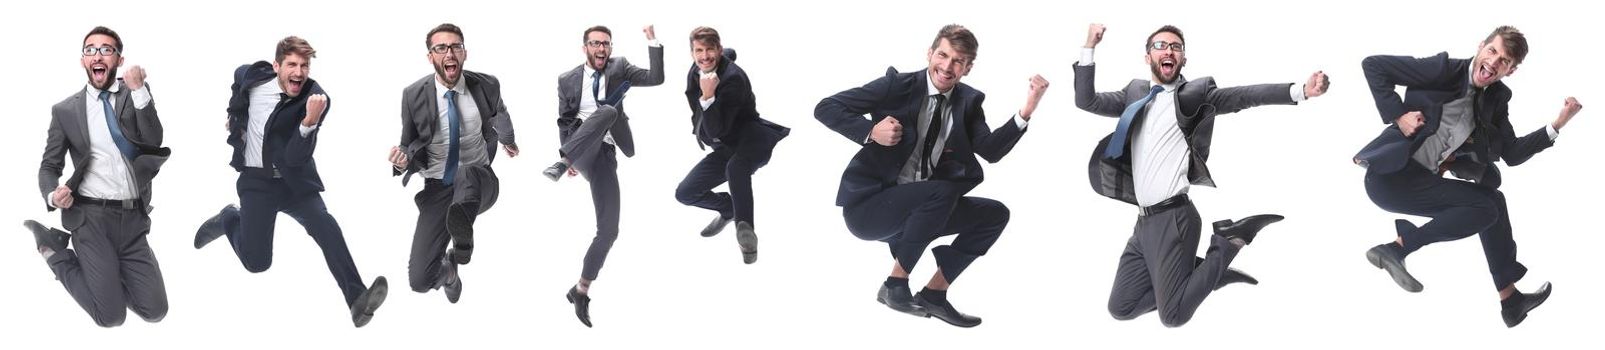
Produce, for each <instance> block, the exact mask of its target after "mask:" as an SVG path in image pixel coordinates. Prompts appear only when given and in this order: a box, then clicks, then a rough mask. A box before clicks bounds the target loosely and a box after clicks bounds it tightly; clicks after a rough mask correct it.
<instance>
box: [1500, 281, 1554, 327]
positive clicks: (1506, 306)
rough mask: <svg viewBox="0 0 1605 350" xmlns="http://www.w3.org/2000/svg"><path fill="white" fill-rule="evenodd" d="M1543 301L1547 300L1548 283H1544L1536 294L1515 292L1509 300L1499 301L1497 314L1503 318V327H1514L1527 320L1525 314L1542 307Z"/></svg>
mask: <svg viewBox="0 0 1605 350" xmlns="http://www.w3.org/2000/svg"><path fill="white" fill-rule="evenodd" d="M1544 300H1549V282H1544V285H1543V286H1542V287H1538V291H1537V292H1532V293H1522V292H1521V291H1517V292H1516V294H1511V295H1510V297H1509V298H1506V299H1505V300H1500V301H1499V306H1500V308H1499V314H1500V316H1504V318H1505V327H1515V326H1516V325H1518V324H1521V321H1524V320H1526V319H1527V312H1529V311H1533V309H1535V308H1538V305H1543V304H1544Z"/></svg>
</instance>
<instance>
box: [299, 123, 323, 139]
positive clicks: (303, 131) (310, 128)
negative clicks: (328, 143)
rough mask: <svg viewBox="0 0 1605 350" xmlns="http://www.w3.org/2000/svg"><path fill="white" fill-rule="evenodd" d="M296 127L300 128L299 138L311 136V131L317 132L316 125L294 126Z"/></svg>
mask: <svg viewBox="0 0 1605 350" xmlns="http://www.w3.org/2000/svg"><path fill="white" fill-rule="evenodd" d="M296 126H299V127H301V137H307V135H309V134H312V131H313V130H317V129H318V126H317V125H313V126H306V125H296Z"/></svg>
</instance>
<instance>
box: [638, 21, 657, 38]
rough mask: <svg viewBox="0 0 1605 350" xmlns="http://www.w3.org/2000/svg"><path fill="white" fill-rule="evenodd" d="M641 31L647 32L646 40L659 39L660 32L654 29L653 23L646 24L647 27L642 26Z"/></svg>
mask: <svg viewBox="0 0 1605 350" xmlns="http://www.w3.org/2000/svg"><path fill="white" fill-rule="evenodd" d="M641 32H642V33H646V41H653V40H658V32H657V31H656V30H653V29H652V25H651V24H648V25H646V27H643V28H641Z"/></svg>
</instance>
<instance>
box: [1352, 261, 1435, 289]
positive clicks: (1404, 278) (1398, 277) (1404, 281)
mask: <svg viewBox="0 0 1605 350" xmlns="http://www.w3.org/2000/svg"><path fill="white" fill-rule="evenodd" d="M1365 260H1366V261H1370V262H1371V266H1376V267H1377V268H1379V269H1382V270H1384V271H1387V272H1388V277H1392V278H1393V283H1395V284H1398V285H1399V288H1404V291H1406V292H1411V293H1420V292H1421V290H1422V289H1425V286H1422V285H1421V282H1420V281H1416V279H1415V276H1411V275H1410V273H1409V272H1406V271H1404V266H1392V265H1393V264H1390V263H1386V262H1383V261H1382V255H1381V254H1379V253H1373V252H1371V251H1366V252H1365Z"/></svg>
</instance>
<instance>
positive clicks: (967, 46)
mask: <svg viewBox="0 0 1605 350" xmlns="http://www.w3.org/2000/svg"><path fill="white" fill-rule="evenodd" d="M942 39H947V44H948V45H951V46H953V50H956V51H958V52H959V54H960V55H965V56H970V59H971V60H974V59H975V56H976V52H977V51H979V50H980V49H981V43H980V42H979V41H976V40H975V33H971V32H970V29H969V28H964V26H961V25H957V24H949V25H946V26H943V27H942V30H941V31H938V32H936V39H933V40H931V50H935V49H936V48H937V47H941V46H942Z"/></svg>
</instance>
